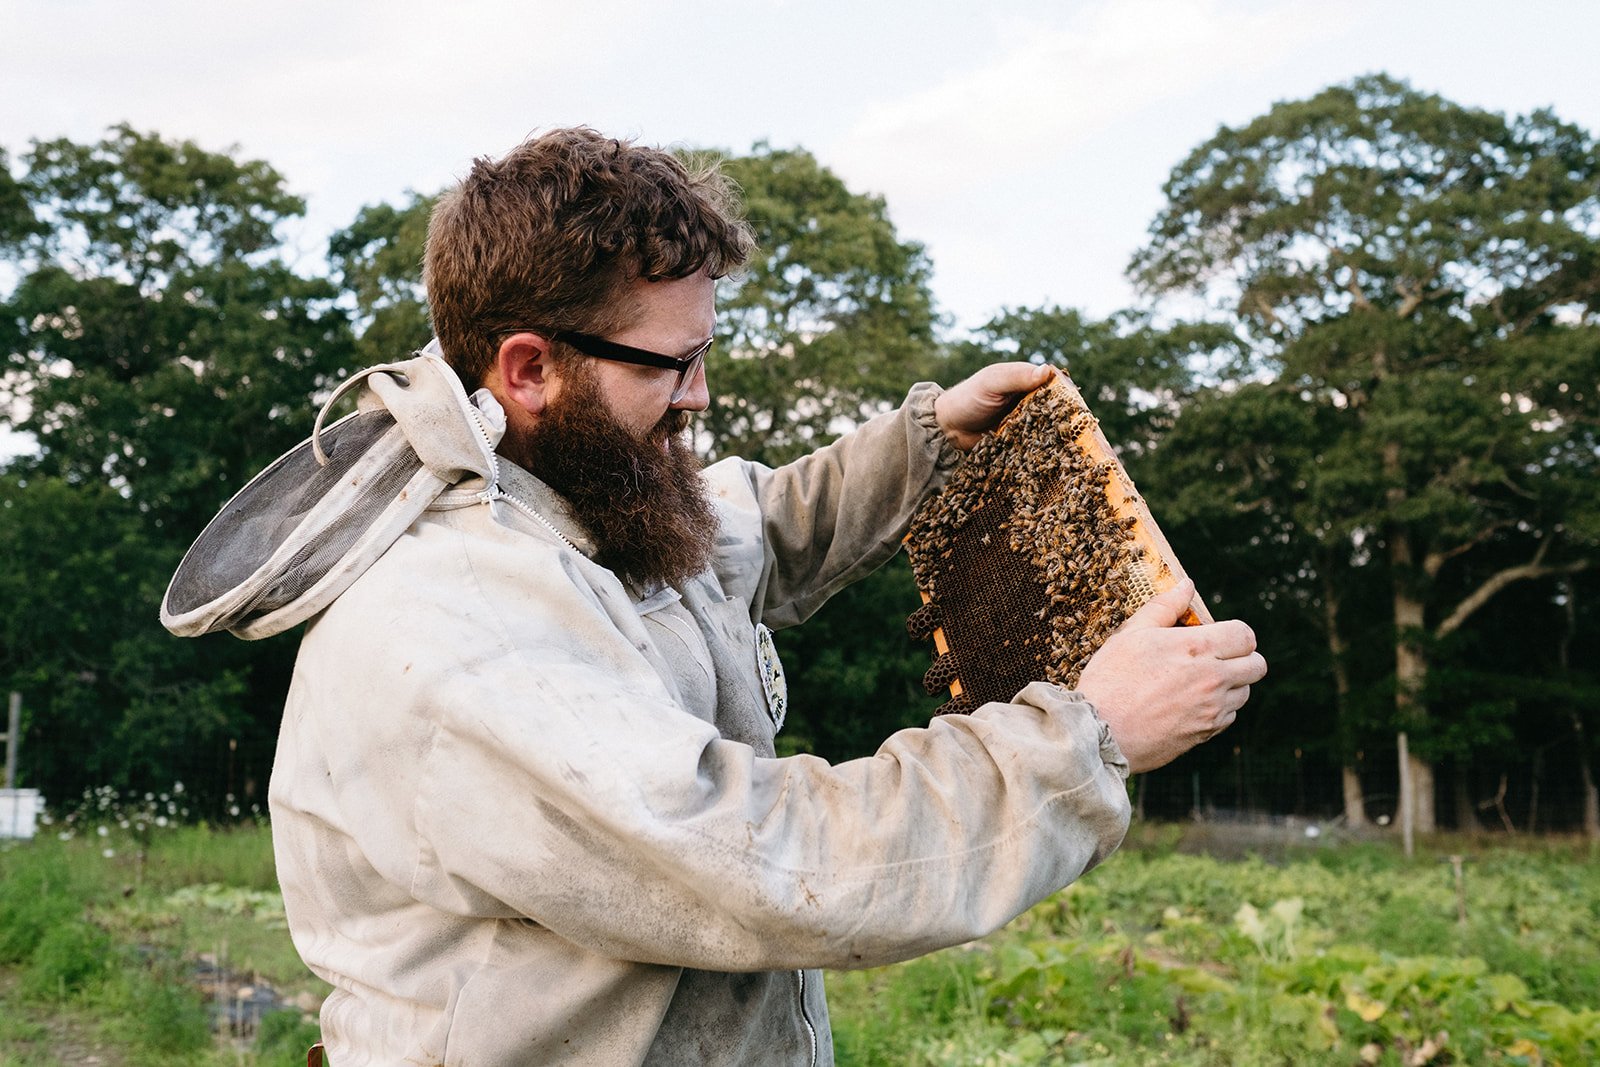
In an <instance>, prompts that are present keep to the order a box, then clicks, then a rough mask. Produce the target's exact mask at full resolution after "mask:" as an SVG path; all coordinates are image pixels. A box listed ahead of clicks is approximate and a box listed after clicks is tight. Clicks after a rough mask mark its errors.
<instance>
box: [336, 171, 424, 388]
mask: <svg viewBox="0 0 1600 1067" xmlns="http://www.w3.org/2000/svg"><path fill="white" fill-rule="evenodd" d="M433 201H434V198H433V197H427V196H422V195H420V194H417V193H412V194H411V196H410V199H409V200H408V201H407V202H406V203H405V204H402V205H394V204H369V205H367V206H366V207H364V208H362V209H361V210H360V211H359V212H358V213H357V214H356V218H355V221H354V222H352V223H351V224H350V225H349V226H348V227H346V228H345V229H343V230H340V231H339V232H337V233H335V234H334V235H333V236H332V237H330V238H329V239H328V259H329V262H330V263H331V264H332V266H333V269H334V272H335V274H336V275H337V277H338V280H339V283H340V287H341V288H342V289H343V290H344V291H345V292H346V293H347V294H348V295H349V296H351V297H353V298H354V300H355V305H356V312H357V316H358V320H359V324H360V326H361V330H360V337H359V338H358V339H357V341H356V352H357V359H358V361H359V362H360V363H362V364H363V365H370V364H374V363H392V362H394V361H395V360H399V359H404V358H405V357H406V356H407V354H409V353H411V352H413V351H415V350H417V349H419V348H421V347H422V346H423V345H425V344H427V343H428V338H429V336H430V335H431V331H430V330H429V328H428V300H427V296H426V293H425V292H424V290H423V287H422V253H423V248H424V246H425V245H426V243H427V236H428V213H429V212H430V211H432V210H433Z"/></svg>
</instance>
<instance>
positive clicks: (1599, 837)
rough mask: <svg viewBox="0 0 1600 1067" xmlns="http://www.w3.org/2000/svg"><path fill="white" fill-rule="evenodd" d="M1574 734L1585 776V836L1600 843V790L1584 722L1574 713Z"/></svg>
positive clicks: (1579, 761) (1579, 765)
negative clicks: (1584, 729) (1590, 758)
mask: <svg viewBox="0 0 1600 1067" xmlns="http://www.w3.org/2000/svg"><path fill="white" fill-rule="evenodd" d="M1572 732H1573V733H1575V734H1577V735H1578V736H1577V742H1578V773H1579V774H1580V775H1582V776H1583V835H1584V836H1585V837H1587V838H1588V839H1589V840H1590V841H1600V789H1597V788H1595V784H1594V768H1593V767H1592V766H1591V765H1590V763H1589V749H1588V748H1587V747H1586V746H1587V745H1588V743H1589V740H1588V738H1586V737H1584V736H1583V720H1582V719H1580V718H1578V713H1577V712H1573V713H1572Z"/></svg>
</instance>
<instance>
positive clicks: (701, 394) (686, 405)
mask: <svg viewBox="0 0 1600 1067" xmlns="http://www.w3.org/2000/svg"><path fill="white" fill-rule="evenodd" d="M667 406H668V408H669V409H670V410H672V411H704V410H705V409H706V408H708V407H710V406H711V389H710V387H709V386H707V385H706V365H705V364H704V363H702V364H700V366H698V367H696V368H695V369H694V379H693V380H692V381H691V382H690V383H689V391H688V392H687V393H684V394H683V396H682V398H680V399H679V400H676V401H674V402H673V403H671V404H669V405H667Z"/></svg>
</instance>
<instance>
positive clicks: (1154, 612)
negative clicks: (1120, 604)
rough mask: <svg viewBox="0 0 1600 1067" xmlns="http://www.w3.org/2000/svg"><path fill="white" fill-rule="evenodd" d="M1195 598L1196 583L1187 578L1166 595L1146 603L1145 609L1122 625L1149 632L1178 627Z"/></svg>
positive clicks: (1162, 594) (1130, 628)
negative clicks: (1190, 602)
mask: <svg viewBox="0 0 1600 1067" xmlns="http://www.w3.org/2000/svg"><path fill="white" fill-rule="evenodd" d="M1193 598H1194V582H1193V581H1191V580H1190V579H1188V578H1185V579H1184V580H1183V581H1181V582H1179V583H1178V584H1177V585H1175V586H1173V587H1172V588H1171V589H1168V590H1167V591H1166V592H1165V593H1157V594H1156V595H1155V596H1153V597H1151V598H1150V599H1149V600H1147V601H1145V603H1144V607H1142V608H1140V609H1139V610H1138V611H1136V612H1134V613H1133V614H1132V615H1130V616H1129V617H1128V621H1127V622H1125V623H1123V624H1122V628H1123V629H1124V630H1147V629H1151V628H1159V627H1166V626H1176V625H1178V620H1179V619H1181V618H1183V615H1184V613H1185V612H1186V611H1188V610H1189V601H1190V600H1191V599H1193Z"/></svg>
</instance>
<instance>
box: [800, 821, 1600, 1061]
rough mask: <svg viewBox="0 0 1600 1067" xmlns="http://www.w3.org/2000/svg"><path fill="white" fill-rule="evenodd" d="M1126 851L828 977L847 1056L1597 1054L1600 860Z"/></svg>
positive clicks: (1591, 856) (1562, 853)
mask: <svg viewBox="0 0 1600 1067" xmlns="http://www.w3.org/2000/svg"><path fill="white" fill-rule="evenodd" d="M1464 870H1465V878H1464V885H1465V887H1466V889H1465V901H1466V905H1465V906H1466V919H1465V921H1464V922H1462V921H1460V918H1459V911H1458V907H1459V903H1460V901H1459V899H1458V894H1457V888H1456V884H1455V880H1454V875H1453V869H1452V867H1451V865H1450V863H1449V862H1448V859H1447V857H1446V856H1444V855H1429V856H1426V857H1422V858H1419V859H1418V860H1417V861H1416V862H1414V863H1411V864H1406V863H1404V862H1403V861H1402V860H1400V858H1399V857H1398V856H1397V854H1396V853H1395V851H1394V850H1393V849H1392V848H1389V847H1378V846H1372V847H1347V848H1345V849H1341V850H1338V851H1319V852H1306V853H1303V854H1300V855H1296V856H1293V857H1291V858H1290V859H1289V860H1288V861H1287V862H1284V863H1281V864H1268V863H1265V862H1263V861H1261V860H1257V859H1251V860H1247V861H1244V862H1235V863H1224V862H1219V861H1217V860H1214V859H1209V858H1205V857H1199V856H1190V855H1182V854H1178V853H1175V852H1170V851H1165V850H1162V849H1144V850H1138V849H1136V850H1134V851H1132V852H1131V853H1124V854H1123V855H1121V856H1119V857H1115V858H1113V859H1112V861H1111V862H1110V863H1108V864H1107V865H1106V866H1105V867H1103V868H1102V869H1100V870H1098V871H1096V872H1094V873H1093V874H1091V875H1090V876H1089V877H1088V878H1087V879H1086V880H1085V881H1083V882H1080V883H1078V884H1077V885H1075V886H1072V887H1069V888H1068V889H1067V890H1066V891H1064V892H1062V893H1061V894H1058V895H1057V896H1056V897H1054V898H1053V899H1051V900H1049V901H1046V902H1045V903H1043V904H1041V905H1040V906H1038V907H1036V908H1035V909H1033V910H1032V911H1031V912H1029V913H1028V914H1027V915H1025V916H1024V917H1023V918H1022V919H1021V920H1019V921H1018V922H1017V923H1015V924H1013V925H1012V926H1011V927H1009V928H1008V929H1006V930H1004V931H1002V932H1001V933H999V934H997V935H995V936H994V937H991V938H989V939H987V940H986V941H984V942H980V943H977V944H974V945H971V946H967V947H964V948H960V949H954V950H950V951H946V952H943V953H939V954H937V955H934V956H931V957H926V958H924V959H921V960H917V961H913V962H910V963H906V964H902V965H899V966H897V967H891V968H885V969H883V970H879V971H871V972H865V973H857V974H842V975H831V976H830V982H829V992H830V1001H831V1002H832V1003H833V1004H834V1005H835V1006H836V1007H835V1009H834V1016H835V1030H836V1036H837V1040H838V1043H839V1047H840V1061H841V1062H842V1063H857V1064H885V1065H887V1064H905V1065H913V1064H914V1065H919V1067H933V1065H938V1067H957V1065H960V1067H975V1065H983V1067H1001V1065H1013V1064H1015V1065H1023V1064H1026V1065H1046V1064H1061V1065H1065V1064H1096V1065H1102V1067H1112V1065H1119V1067H1140V1065H1145V1064H1157V1063H1159V1064H1185V1065H1192V1067H1202V1065H1204V1067H1235V1065H1237V1067H1256V1065H1263V1067H1264V1065H1279V1064H1311V1063H1317V1064H1323V1063H1328V1064H1386V1065H1396V1067H1398V1065H1403V1064H1474V1065H1478V1064H1521V1065H1535V1064H1543V1065H1558V1064H1565V1065H1568V1067H1578V1065H1581V1064H1591V1063H1596V1062H1600V857H1597V856H1596V855H1595V853H1594V852H1593V851H1592V850H1581V851H1580V850H1571V849H1561V848H1550V849H1548V850H1546V851H1540V852H1515V851H1497V852H1488V853H1484V854H1482V855H1477V856H1469V857H1468V858H1467V860H1466V862H1465V864H1464Z"/></svg>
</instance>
